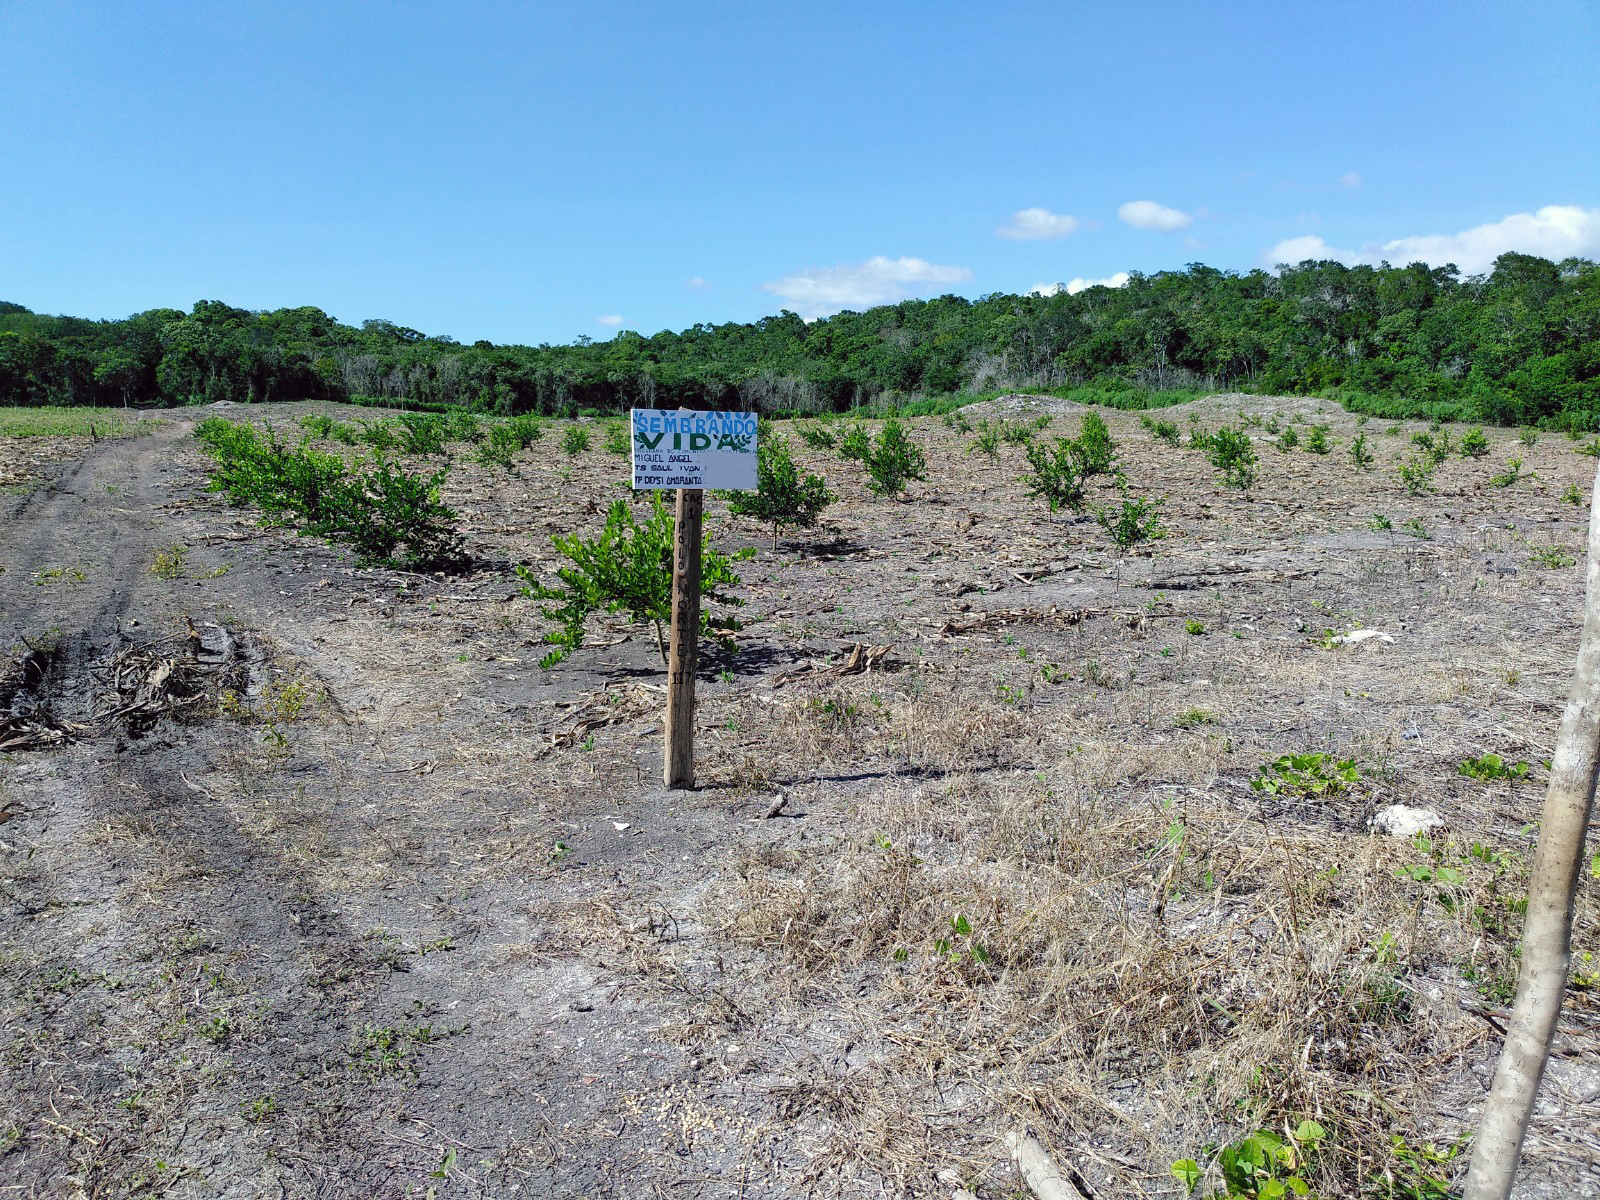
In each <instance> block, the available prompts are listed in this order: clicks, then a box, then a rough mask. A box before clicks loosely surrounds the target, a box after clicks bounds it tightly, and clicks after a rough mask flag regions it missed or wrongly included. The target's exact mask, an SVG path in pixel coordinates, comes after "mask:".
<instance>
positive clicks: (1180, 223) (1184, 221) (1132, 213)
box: [1117, 200, 1194, 233]
mask: <svg viewBox="0 0 1600 1200" xmlns="http://www.w3.org/2000/svg"><path fill="white" fill-rule="evenodd" d="M1117 216H1118V217H1120V218H1121V219H1122V220H1123V221H1125V222H1127V223H1128V224H1129V225H1132V226H1133V227H1134V228H1136V229H1157V230H1160V231H1161V232H1162V233H1171V232H1172V231H1173V230H1175V229H1183V228H1184V227H1185V226H1187V225H1189V224H1191V223H1192V222H1193V221H1194V218H1193V217H1191V216H1190V215H1189V214H1188V213H1186V212H1179V211H1178V210H1177V209H1175V208H1168V207H1167V206H1166V205H1164V204H1157V203H1156V202H1155V201H1154V200H1129V201H1128V202H1127V203H1126V204H1124V205H1123V206H1122V207H1121V208H1119V209H1117Z"/></svg>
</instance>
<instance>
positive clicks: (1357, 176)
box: [1339, 171, 1361, 192]
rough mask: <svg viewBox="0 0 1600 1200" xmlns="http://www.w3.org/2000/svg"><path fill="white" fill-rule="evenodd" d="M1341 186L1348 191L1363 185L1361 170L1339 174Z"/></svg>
mask: <svg viewBox="0 0 1600 1200" xmlns="http://www.w3.org/2000/svg"><path fill="white" fill-rule="evenodd" d="M1339 186H1340V187H1342V188H1343V189H1344V190H1345V191H1347V192H1353V191H1355V190H1356V189H1357V188H1358V187H1360V186H1361V172H1360V171H1346V172H1345V173H1344V174H1343V175H1341V176H1339Z"/></svg>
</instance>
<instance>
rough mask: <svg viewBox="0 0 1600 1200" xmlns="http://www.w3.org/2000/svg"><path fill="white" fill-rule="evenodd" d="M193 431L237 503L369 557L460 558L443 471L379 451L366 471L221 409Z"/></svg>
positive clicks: (438, 561)
mask: <svg viewBox="0 0 1600 1200" xmlns="http://www.w3.org/2000/svg"><path fill="white" fill-rule="evenodd" d="M195 437H196V438H197V439H198V440H199V441H200V443H201V445H202V446H203V447H205V450H206V452H207V453H208V454H209V455H210V456H211V457H212V458H213V459H214V460H215V462H216V467H215V468H214V470H213V472H212V482H211V490H212V491H218V492H226V493H227V494H228V496H229V498H230V499H231V500H232V501H233V502H234V503H235V504H241V505H242V504H254V505H256V506H257V507H259V508H261V509H264V510H265V511H266V512H267V514H268V516H269V517H271V518H273V519H276V520H279V521H283V522H286V523H296V524H298V525H300V526H301V527H302V528H303V529H304V530H305V531H306V532H307V533H312V534H315V535H316V536H318V537H322V538H326V539H327V540H328V541H333V542H343V543H346V544H348V545H350V546H351V547H353V548H354V549H355V551H356V554H357V556H358V557H359V558H360V559H361V560H362V561H363V562H365V563H383V564H386V565H388V566H394V567H402V568H405V569H407V570H414V571H433V570H449V569H453V568H455V567H456V566H458V565H459V564H460V562H461V560H462V546H461V537H460V534H459V533H457V532H456V528H455V519H456V514H455V512H454V510H452V509H450V508H448V507H447V506H446V505H445V504H444V503H443V502H442V501H441V500H440V498H439V488H440V485H441V483H442V481H443V480H444V477H445V472H444V471H439V472H437V473H436V474H433V475H430V476H419V475H412V474H410V473H408V472H407V471H405V470H404V469H402V468H400V467H398V466H396V465H394V464H393V463H391V462H390V461H388V460H387V459H385V458H383V457H381V456H380V457H379V458H378V460H377V464H376V467H375V468H374V470H372V471H371V472H369V473H366V474H362V473H361V472H359V471H357V470H354V469H352V468H350V467H348V466H346V464H345V462H344V461H343V460H342V459H340V458H337V457H335V456H333V455H331V454H323V453H320V452H319V451H316V450H313V449H311V448H310V447H309V446H307V445H300V446H296V447H287V446H284V445H283V444H281V443H280V442H279V441H278V440H277V437H276V436H275V435H274V434H272V433H271V432H268V433H267V434H266V435H265V436H263V435H262V434H260V433H258V432H257V431H256V429H255V428H254V427H253V426H250V425H245V424H235V423H234V422H232V421H227V420H224V419H223V418H221V417H211V418H208V419H207V420H204V421H202V422H200V424H199V425H197V426H196V427H195Z"/></svg>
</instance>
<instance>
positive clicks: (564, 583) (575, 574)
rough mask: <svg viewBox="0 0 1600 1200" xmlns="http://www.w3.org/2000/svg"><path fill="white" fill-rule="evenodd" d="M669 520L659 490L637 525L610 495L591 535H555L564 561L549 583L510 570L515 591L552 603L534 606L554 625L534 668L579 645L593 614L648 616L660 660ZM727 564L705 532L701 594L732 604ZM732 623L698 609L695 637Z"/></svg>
mask: <svg viewBox="0 0 1600 1200" xmlns="http://www.w3.org/2000/svg"><path fill="white" fill-rule="evenodd" d="M676 524H677V522H676V520H675V519H674V517H673V515H672V513H671V512H670V511H668V509H667V505H666V502H665V501H664V500H663V499H662V496H661V493H660V492H652V493H651V496H650V515H649V517H648V518H647V519H646V520H645V521H644V522H643V523H641V522H639V521H637V520H635V519H634V515H633V512H632V511H631V510H630V509H629V507H628V502H627V501H626V500H615V501H613V502H612V504H611V509H610V511H609V512H607V514H606V524H605V528H604V529H602V530H601V531H600V536H599V537H596V538H589V539H585V538H582V537H579V536H578V535H577V534H559V533H558V534H556V535H555V538H554V541H555V546H556V549H557V550H559V551H560V552H561V553H562V554H563V555H564V556H565V557H566V558H568V559H570V560H571V563H572V565H571V566H567V567H562V568H560V569H559V570H558V571H557V572H556V576H557V579H558V580H559V582H558V583H557V584H556V585H554V586H551V585H547V584H543V583H540V582H539V579H538V576H537V575H535V574H534V572H533V571H531V570H530V569H529V568H527V567H521V566H519V567H518V568H517V574H518V575H519V576H520V577H521V578H522V580H523V588H522V594H523V595H525V596H531V597H533V598H534V599H536V600H548V601H551V602H552V603H551V604H549V605H546V606H545V607H543V608H541V609H540V611H541V612H542V613H543V614H544V616H545V617H546V618H547V619H548V620H552V621H555V622H556V623H557V628H556V629H554V630H552V631H551V632H550V633H548V634H546V635H545V642H546V643H548V644H549V645H551V646H554V647H555V648H554V649H553V650H551V651H550V653H548V654H546V655H545V656H544V658H542V659H541V660H540V661H539V665H540V666H541V667H546V668H548V667H553V666H555V665H556V664H557V663H558V662H560V661H561V660H562V659H564V658H566V657H567V655H569V654H570V653H572V651H574V650H576V649H577V648H578V647H580V646H582V645H583V636H584V623H585V621H586V620H587V619H588V617H589V614H590V613H593V612H627V614H628V616H629V619H630V620H633V621H649V622H650V623H651V624H652V625H653V626H654V627H655V633H656V648H657V649H658V650H659V651H660V652H661V661H662V662H663V663H665V662H666V661H667V644H666V639H665V637H664V635H663V626H664V625H665V624H666V623H667V622H668V621H670V620H671V619H672V556H673V535H674V530H675V527H676ZM735 557H736V558H737V557H740V556H735ZM734 561H735V560H734V559H730V558H729V557H728V556H727V555H725V554H721V553H719V552H718V551H716V550H713V549H712V548H711V545H710V538H709V535H707V537H706V540H705V542H704V543H703V545H702V550H701V558H700V594H701V596H702V597H704V598H705V599H707V600H712V601H716V602H717V603H719V604H724V605H728V606H732V607H737V606H739V605H741V604H743V603H744V602H743V601H742V600H740V599H739V598H738V597H737V596H735V595H734V594H733V592H732V590H731V589H733V588H736V587H738V586H739V577H738V576H737V575H736V574H734V571H733V562H734ZM737 628H738V623H737V622H736V621H734V620H733V619H732V617H729V616H716V615H713V614H712V613H711V612H709V611H708V610H707V609H706V608H705V607H703V606H702V608H701V610H700V631H701V634H702V635H705V634H710V635H712V636H716V635H718V634H726V633H728V632H731V631H732V630H734V629H737Z"/></svg>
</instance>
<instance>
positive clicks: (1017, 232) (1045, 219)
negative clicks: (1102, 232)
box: [994, 208, 1083, 242]
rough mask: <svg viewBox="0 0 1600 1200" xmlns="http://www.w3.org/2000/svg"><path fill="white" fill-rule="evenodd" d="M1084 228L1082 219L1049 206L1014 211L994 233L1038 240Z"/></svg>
mask: <svg viewBox="0 0 1600 1200" xmlns="http://www.w3.org/2000/svg"><path fill="white" fill-rule="evenodd" d="M1082 228H1083V222H1082V221H1080V220H1078V218H1077V217H1073V216H1069V215H1067V214H1066V213H1053V212H1051V211H1050V210H1049V209H1048V208H1024V209H1023V210H1021V211H1020V212H1017V213H1013V214H1012V216H1011V219H1010V220H1009V221H1007V222H1006V223H1005V224H1004V225H1002V226H1000V228H998V229H996V230H995V231H994V234H995V236H996V237H1003V238H1008V239H1010V240H1011V241H1014V242H1037V241H1046V240H1049V239H1052V238H1064V237H1066V236H1067V235H1068V234H1069V233H1077V232H1078V230H1080V229H1082Z"/></svg>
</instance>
